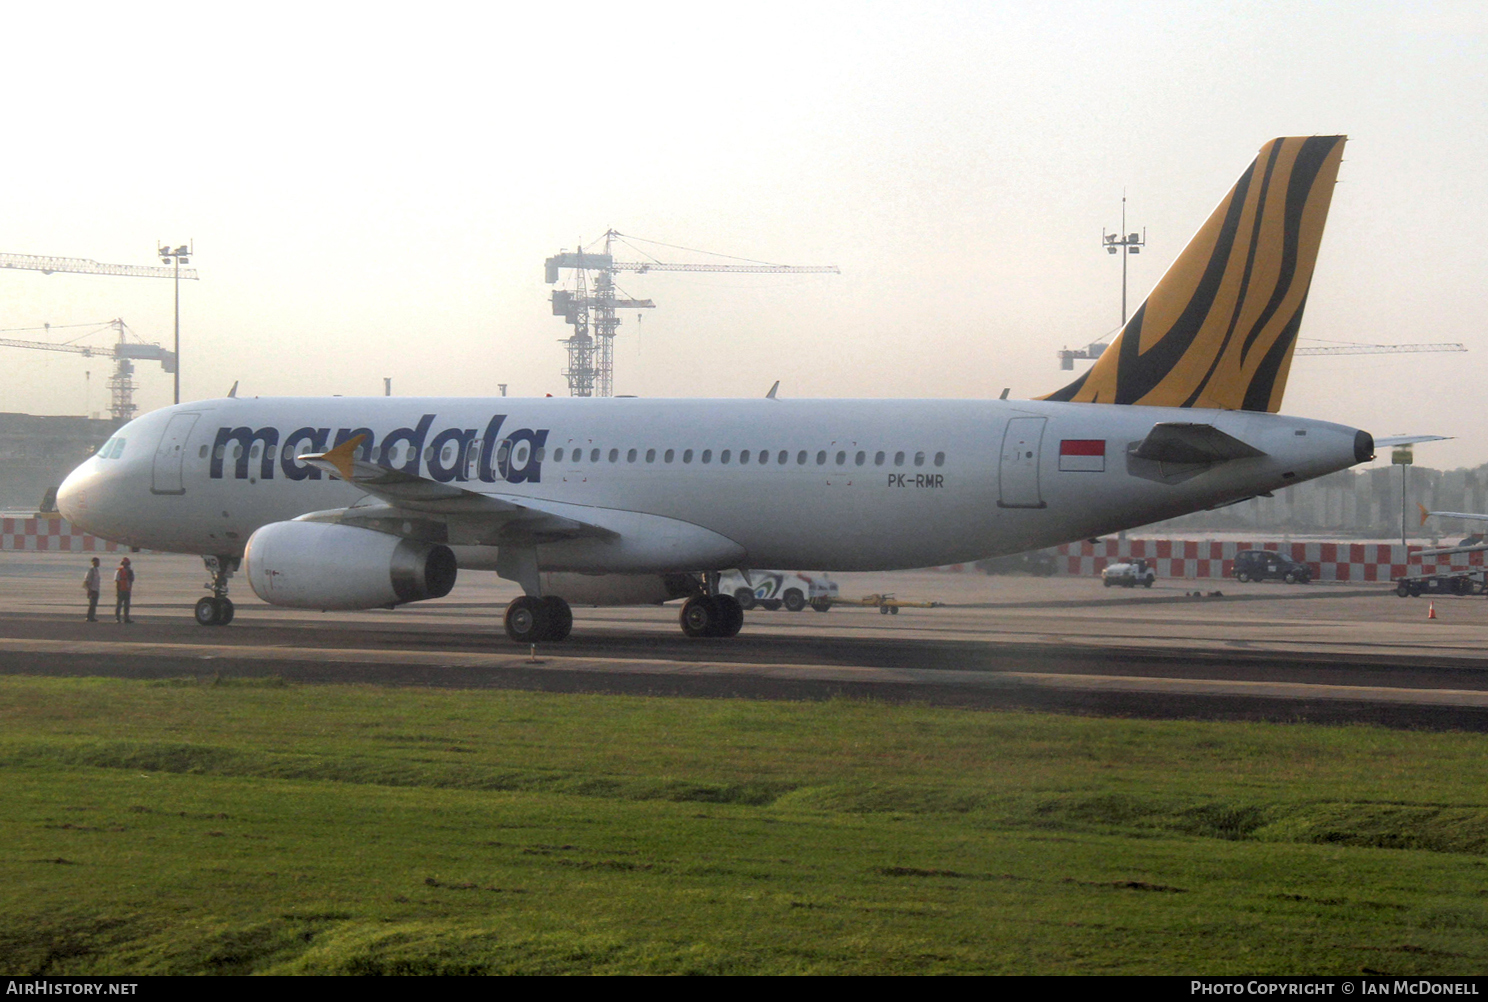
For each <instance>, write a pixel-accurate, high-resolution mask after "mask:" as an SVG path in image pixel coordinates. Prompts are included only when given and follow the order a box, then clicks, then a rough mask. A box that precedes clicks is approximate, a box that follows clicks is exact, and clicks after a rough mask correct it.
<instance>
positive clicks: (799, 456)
mask: <svg viewBox="0 0 1488 1002" xmlns="http://www.w3.org/2000/svg"><path fill="white" fill-rule="evenodd" d="M796 465H797V466H805V465H806V450H805V449H802V450H801V451H800V452H798V453H796Z"/></svg>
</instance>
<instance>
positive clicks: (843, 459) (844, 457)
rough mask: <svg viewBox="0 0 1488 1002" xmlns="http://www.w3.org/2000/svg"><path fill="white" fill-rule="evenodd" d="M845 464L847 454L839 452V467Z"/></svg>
mask: <svg viewBox="0 0 1488 1002" xmlns="http://www.w3.org/2000/svg"><path fill="white" fill-rule="evenodd" d="M845 462H847V453H845V452H839V453H837V465H838V466H841V465H842V464H843V463H845Z"/></svg>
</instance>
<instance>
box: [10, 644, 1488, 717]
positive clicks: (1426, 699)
mask: <svg viewBox="0 0 1488 1002" xmlns="http://www.w3.org/2000/svg"><path fill="white" fill-rule="evenodd" d="M0 651H6V652H14V653H32V654H63V655H68V654H71V655H91V656H111V657H120V656H126V657H174V658H194V659H198V660H204V661H212V660H218V659H222V658H236V659H239V660H251V661H296V662H310V663H320V664H324V663H327V662H330V663H338V664H349V663H369V662H370V663H375V664H392V665H408V666H414V667H424V668H431V669H438V668H506V669H510V668H516V669H522V670H527V671H589V672H597V673H614V674H635V675H684V676H685V675H699V676H707V675H712V676H717V675H739V676H754V677H765V678H775V679H785V680H795V681H828V682H875V683H891V684H901V685H938V686H946V685H951V686H973V687H980V688H1014V687H1031V688H1046V689H1062V690H1086V691H1095V692H1127V693H1144V692H1145V693H1165V694H1185V695H1206V696H1251V697H1269V698H1281V699H1323V700H1342V701H1355V702H1370V703H1408V704H1417V705H1448V706H1458V707H1483V708H1485V709H1488V691H1484V690H1472V689H1406V688H1395V687H1390V686H1362V685H1323V684H1318V683H1312V682H1259V681H1246V680H1232V679H1191V678H1154V677H1151V676H1142V675H1092V674H1075V673H1069V674H1054V673H1043V672H1023V671H966V670H961V669H933V668H931V669H927V668H877V667H871V666H867V665H803V664H784V663H755V664H737V663H722V662H708V661H673V660H667V659H662V658H597V657H568V656H564V655H555V654H554V653H552V651H551V650H543V651H539V653H540V654H541V655H542V658H543V662H544V663H543V664H542V665H533V664H532V663H531V662H530V661H529V660H527V657H528V656H527V655H526V654H525V653H521V652H518V651H513V652H512V653H511V654H481V653H468V652H442V651H405V650H377V649H355V648H351V649H348V648H319V647H247V646H233V645H225V644H168V643H123V644H120V643H115V642H107V641H88V640H32V639H0Z"/></svg>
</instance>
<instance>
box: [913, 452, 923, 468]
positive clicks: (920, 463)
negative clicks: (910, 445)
mask: <svg viewBox="0 0 1488 1002" xmlns="http://www.w3.org/2000/svg"><path fill="white" fill-rule="evenodd" d="M915 465H916V466H924V465H925V454H924V453H923V452H917V453H915Z"/></svg>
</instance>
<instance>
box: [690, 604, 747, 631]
mask: <svg viewBox="0 0 1488 1002" xmlns="http://www.w3.org/2000/svg"><path fill="white" fill-rule="evenodd" d="M680 618H681V620H682V632H683V633H685V634H687V635H688V636H689V637H733V636H737V635H738V633H739V629H740V627H742V626H743V625H744V607H743V606H741V605H740V604H739V600H738V599H736V598H734V596H732V595H694V596H692V598H690V599H688V600H687V601H686V603H684V604H683V606H682V615H681V617H680Z"/></svg>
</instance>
